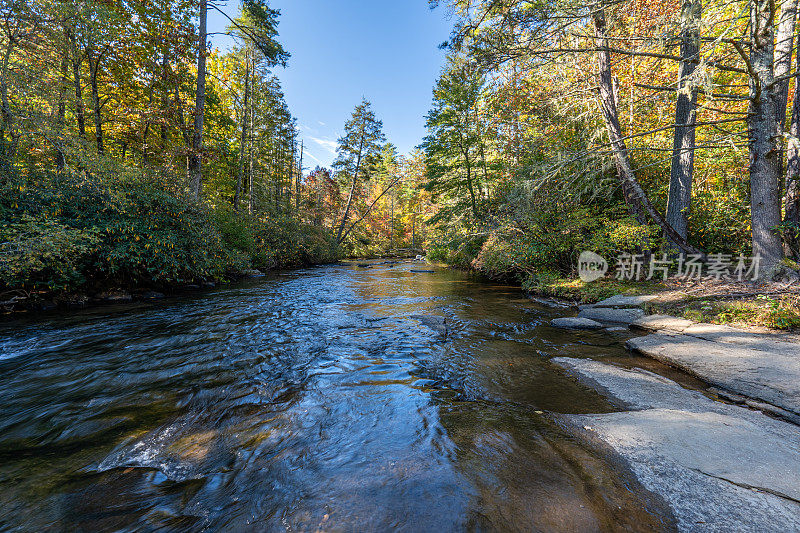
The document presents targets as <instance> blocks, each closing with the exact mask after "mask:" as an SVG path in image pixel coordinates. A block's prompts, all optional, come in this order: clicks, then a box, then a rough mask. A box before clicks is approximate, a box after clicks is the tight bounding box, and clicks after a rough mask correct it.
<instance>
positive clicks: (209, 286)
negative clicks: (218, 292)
mask: <svg viewBox="0 0 800 533" xmlns="http://www.w3.org/2000/svg"><path fill="white" fill-rule="evenodd" d="M200 286H201V287H202V288H204V289H213V288H214V287H216V286H217V284H216V283H214V282H213V281H204V282H202V283H201V284H200Z"/></svg>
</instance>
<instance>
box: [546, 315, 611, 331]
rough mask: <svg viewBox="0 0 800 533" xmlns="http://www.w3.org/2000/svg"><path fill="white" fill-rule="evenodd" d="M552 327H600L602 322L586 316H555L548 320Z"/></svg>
mask: <svg viewBox="0 0 800 533" xmlns="http://www.w3.org/2000/svg"><path fill="white" fill-rule="evenodd" d="M550 325H551V326H553V327H554V328H561V329H602V328H603V324H601V323H600V322H596V321H594V320H590V319H588V318H577V317H575V318H555V319H553V320H551V321H550Z"/></svg>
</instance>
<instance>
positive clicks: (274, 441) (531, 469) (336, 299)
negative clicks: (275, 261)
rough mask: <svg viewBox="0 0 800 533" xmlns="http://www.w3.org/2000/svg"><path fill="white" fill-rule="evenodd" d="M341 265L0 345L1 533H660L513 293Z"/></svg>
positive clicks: (9, 327) (614, 356)
mask: <svg viewBox="0 0 800 533" xmlns="http://www.w3.org/2000/svg"><path fill="white" fill-rule="evenodd" d="M420 268H426V269H427V268H431V267H428V266H426V267H420V266H415V265H414V264H411V263H402V264H398V265H384V264H375V265H373V266H372V267H371V268H360V267H358V266H357V265H355V264H348V263H341V264H336V265H331V266H325V267H317V268H309V269H304V270H298V271H293V272H288V273H280V274H274V275H271V276H269V277H267V278H263V279H260V280H254V281H248V282H243V283H240V284H235V285H230V286H224V287H219V288H217V289H214V290H211V291H207V292H202V293H200V292H198V293H195V294H190V295H186V296H183V297H180V298H172V299H167V300H164V301H160V302H157V303H153V304H138V305H129V306H125V307H102V308H94V309H89V310H83V311H79V312H73V313H70V314H59V315H51V316H40V317H33V318H28V319H24V320H15V321H13V322H7V323H5V324H2V325H0V530H19V531H45V530H55V531H59V530H69V531H74V530H85V531H96V530H104V531H108V530H112V531H142V530H144V531H153V530H156V529H164V530H181V531H198V530H213V531H220V530H225V531H387V530H401V531H437V532H439V531H463V530H466V531H487V530H500V531H616V530H623V529H626V530H629V531H658V530H669V529H671V527H672V522H671V520H670V518H669V516H668V512H665V511H664V506H663V504H661V503H660V502H659V500H658V499H657V498H654V497H652V496H651V495H650V494H649V493H647V492H646V491H644V490H643V489H642V488H641V487H639V486H638V484H637V483H636V482H635V480H634V478H633V477H632V475H631V474H630V473H629V472H628V470H627V469H626V468H625V466H624V465H623V464H621V463H620V462H619V461H617V460H616V459H614V457H613V456H612V455H610V454H608V453H606V451H604V450H603V449H602V448H601V447H598V446H596V445H594V444H592V443H590V442H587V441H586V440H585V439H584V438H583V437H582V436H581V435H580V434H578V432H577V431H576V430H574V429H572V428H571V427H570V426H569V425H568V424H565V423H564V422H563V420H561V419H560V417H559V414H560V413H602V412H611V411H614V410H617V408H615V407H614V405H612V404H611V403H610V402H609V401H608V400H606V399H605V398H604V397H603V396H602V395H600V394H599V393H597V392H596V391H595V390H594V389H591V388H589V387H587V386H585V385H582V384H581V383H579V382H578V381H576V380H575V379H574V378H572V377H569V376H568V375H566V374H565V373H564V372H563V371H562V370H560V369H559V367H557V366H556V365H554V364H552V363H550V361H549V359H550V358H551V357H555V356H570V357H592V358H603V359H606V360H612V361H617V362H621V363H623V364H624V363H625V361H626V359H627V358H630V356H629V355H628V354H627V353H626V352H625V350H624V349H623V347H622V345H621V343H620V342H619V341H617V340H615V339H614V337H613V336H612V335H609V334H606V333H589V332H587V333H571V332H561V331H558V330H555V329H552V328H550V327H549V326H547V323H548V322H549V320H550V319H551V318H553V317H555V316H558V315H559V310H553V309H550V308H548V307H544V306H541V305H539V304H537V303H536V302H533V301H531V300H530V299H528V298H526V297H525V296H524V295H523V294H522V293H521V292H520V291H519V290H518V289H515V288H511V287H505V286H497V285H493V284H489V283H486V282H482V281H479V280H476V279H474V278H472V277H470V276H469V275H467V274H464V273H460V272H454V271H449V270H445V269H439V268H436V272H435V273H427V272H411V269H420Z"/></svg>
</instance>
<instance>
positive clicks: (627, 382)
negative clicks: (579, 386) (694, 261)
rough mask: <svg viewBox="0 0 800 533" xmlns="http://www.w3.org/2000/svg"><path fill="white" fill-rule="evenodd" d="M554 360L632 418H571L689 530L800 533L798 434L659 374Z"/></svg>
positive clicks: (792, 428) (617, 415)
mask: <svg viewBox="0 0 800 533" xmlns="http://www.w3.org/2000/svg"><path fill="white" fill-rule="evenodd" d="M553 361H554V362H556V363H558V364H560V365H562V366H564V367H566V368H567V369H569V370H570V371H571V372H572V373H574V374H576V375H578V377H579V378H580V379H581V380H583V381H584V382H587V383H589V384H591V385H594V386H595V387H597V388H599V389H601V390H604V391H605V392H606V393H608V394H610V395H612V396H614V397H616V398H617V399H619V400H622V401H623V402H625V403H626V404H628V405H629V407H631V408H635V409H640V410H638V411H633V412H621V413H610V414H601V415H569V416H568V417H567V418H568V419H569V420H570V421H571V422H572V423H574V424H577V425H579V426H581V427H582V428H583V429H584V430H586V431H588V432H590V433H592V434H594V435H595V436H597V437H599V438H600V439H601V440H602V441H604V442H606V443H607V444H609V445H610V446H611V447H612V448H614V450H615V451H617V452H618V453H619V454H620V455H621V456H622V457H624V458H625V459H626V460H627V461H628V462H629V464H630V465H631V468H632V470H633V471H634V473H635V474H636V476H637V477H638V479H639V481H640V482H641V483H642V484H643V485H644V486H645V487H646V488H647V489H649V490H651V491H653V492H655V493H657V494H659V495H661V496H662V497H663V498H664V499H665V500H666V501H667V502H668V503H669V505H670V507H671V508H672V510H673V512H674V514H675V516H676V518H677V520H678V525H679V528H680V529H681V530H683V531H720V532H722V531H746V532H750V531H753V532H761V531H767V530H769V531H800V428H798V427H797V426H794V425H792V424H788V423H785V422H781V421H778V420H774V419H771V418H769V417H767V416H765V415H763V414H761V413H758V412H755V411H750V410H748V409H745V408H742V407H739V406H735V405H728V404H724V403H720V402H715V401H713V400H711V399H710V398H708V397H706V396H704V395H703V394H701V393H700V392H698V391H692V390H687V389H684V388H682V387H680V386H679V385H678V384H677V383H675V382H673V381H671V380H669V379H667V378H664V377H662V376H658V375H656V374H653V373H651V372H647V371H644V370H639V369H632V370H628V369H624V368H620V367H616V366H612V365H607V364H603V363H598V362H596V361H590V360H583V359H570V358H556V359H554V360H553Z"/></svg>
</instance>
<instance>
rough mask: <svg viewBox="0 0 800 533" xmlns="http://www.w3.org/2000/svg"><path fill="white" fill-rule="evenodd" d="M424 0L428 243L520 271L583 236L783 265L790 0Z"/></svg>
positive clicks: (797, 124)
mask: <svg viewBox="0 0 800 533" xmlns="http://www.w3.org/2000/svg"><path fill="white" fill-rule="evenodd" d="M439 3H441V4H446V5H443V6H440V8H443V9H445V8H446V9H450V10H452V13H453V14H454V15H455V18H456V20H457V24H456V28H455V30H454V32H453V35H452V38H451V39H450V40H449V42H448V43H447V44H446V46H447V49H448V50H449V58H448V64H447V67H446V68H445V70H444V72H443V73H442V75H441V78H440V79H439V80H438V82H437V85H436V88H435V90H434V106H433V109H432V110H431V112H430V114H429V115H428V128H429V135H428V137H427V138H426V139H425V142H424V143H423V149H424V151H425V155H426V174H427V177H428V181H427V185H426V186H427V188H428V189H429V190H430V191H431V192H432V193H433V198H434V201H435V202H436V204H437V205H438V211H437V213H436V214H435V216H433V218H432V220H431V223H432V227H431V231H432V236H433V237H432V242H431V245H430V247H429V252H430V255H431V256H433V257H436V258H441V259H445V260H447V261H450V262H453V263H459V264H465V265H466V264H469V265H472V266H475V267H477V268H479V269H481V270H483V271H485V272H487V273H489V274H493V275H500V276H503V275H509V274H513V275H518V276H522V277H523V279H524V280H525V281H527V282H528V283H529V284H531V285H535V284H536V281H537V279H540V280H541V279H545V278H547V277H548V276H549V277H554V276H555V277H557V276H559V275H563V274H564V273H565V272H569V271H570V269H574V265H575V263H576V258H577V255H578V254H579V253H580V251H581V250H594V251H597V252H600V253H601V254H604V255H606V256H607V257H614V256H615V255H617V254H619V253H629V254H637V253H639V254H641V253H647V252H656V251H659V250H661V251H668V252H682V253H684V254H688V255H694V256H696V257H699V258H701V259H704V260H708V261H709V262H710V261H711V260H712V259H713V260H715V261H716V262H718V263H719V262H720V260H722V261H726V262H727V261H731V260H733V264H736V258H737V257H739V256H740V255H748V256H749V255H750V254H753V256H758V257H760V267H761V268H760V275H761V277H763V278H768V277H776V276H778V277H784V276H790V277H791V276H793V274H792V270H794V269H796V263H795V262H794V261H793V260H795V259H797V256H798V229H799V228H800V226H799V225H798V222H800V218H799V217H800V209H798V208H799V207H800V204H799V203H798V201H799V199H800V198H799V197H798V184H797V179H798V176H799V174H800V157H799V156H798V138H797V135H798V132H800V100H798V99H797V98H795V96H794V95H795V94H796V92H797V86H798V81H800V80H798V67H797V63H798V62H799V61H800V57H798V56H797V55H794V50H795V48H796V46H795V39H794V35H795V32H796V19H797V1H793V0H784V1H783V2H766V1H758V0H752V1H727V0H726V1H725V2H706V3H703V2H702V1H701V0H680V1H679V0H676V1H668V2H650V1H647V0H616V1H605V0H603V1H599V2H590V3H584V2H571V1H569V0H568V1H543V2H529V1H521V0H452V1H450V2H433V4H434V5H436V4H439ZM653 255H654V256H655V255H656V254H655V253H654V254H653ZM659 256H660V254H659Z"/></svg>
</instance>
